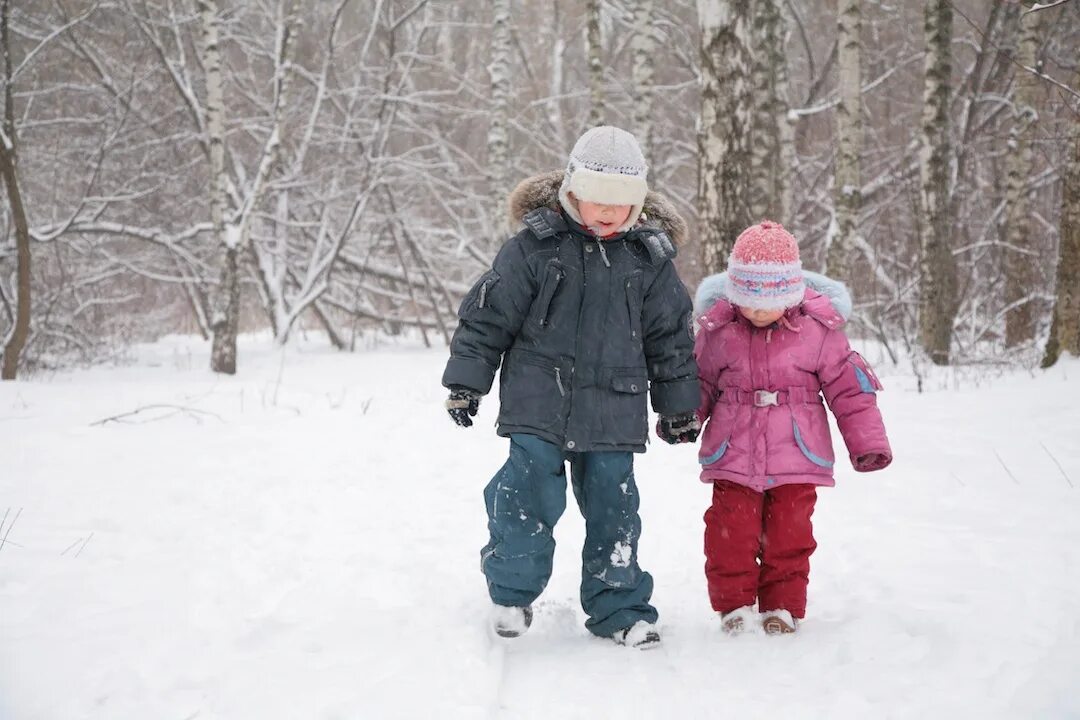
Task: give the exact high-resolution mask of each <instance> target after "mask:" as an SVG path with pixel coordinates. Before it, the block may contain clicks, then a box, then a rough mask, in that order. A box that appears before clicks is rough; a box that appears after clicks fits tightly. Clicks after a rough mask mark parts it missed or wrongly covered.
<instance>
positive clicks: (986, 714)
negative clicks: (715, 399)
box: [0, 338, 1080, 720]
mask: <svg viewBox="0 0 1080 720" xmlns="http://www.w3.org/2000/svg"><path fill="white" fill-rule="evenodd" d="M207 352H208V349H207V347H206V346H205V345H203V344H202V343H199V342H195V341H193V340H190V339H183V338H173V339H170V340H167V341H163V342H161V343H158V344H156V345H153V346H150V347H148V348H143V349H141V350H140V351H139V353H138V359H137V361H136V362H135V363H134V364H133V365H132V366H130V367H125V368H96V369H91V370H82V371H75V372H71V373H68V374H62V375H57V376H54V377H49V378H39V379H36V380H33V381H20V382H17V383H3V384H0V517H4V516H5V511H6V510H7V509H9V508H10V512H7V513H6V519H5V521H4V524H3V526H2V528H0V540H3V541H4V542H3V545H2V547H0V718H2V720H30V719H36V718H42V719H48V720H77V719H79V718H102V719H108V720H125V719H129V718H130V719H132V720H147V719H157V718H170V719H172V718H175V719H176V720H184V719H190V718H197V719H198V720H210V719H219V718H221V719H228V720H233V719H238V718H240V719H244V718H253V719H258V720H265V719H271V718H290V719H291V718H319V719H321V718H327V719H330V718H336V719H345V718H426V717H442V718H479V717H506V718H544V719H545V720H550V719H552V718H576V717H580V718H589V719H590V720H595V719H596V718H613V717H640V718H652V717H662V718H665V720H674V719H675V718H680V719H681V718H697V717H706V716H708V717H717V716H723V717H731V718H740V719H741V720H748V719H750V718H775V717H807V718H814V717H822V718H825V717H828V718H848V717H850V718H868V717H874V718H877V717H888V718H910V717H914V718H919V719H920V720H926V719H927V718H938V717H942V718H959V717H979V718H998V717H1000V718H1077V717H1080V690H1078V688H1080V633H1078V623H1080V363H1078V362H1076V361H1071V362H1066V363H1062V364H1061V365H1059V367H1057V368H1054V369H1053V370H1051V371H1048V372H1045V373H1044V372H1037V373H1013V374H1007V375H1002V376H999V377H994V378H990V377H986V376H983V377H979V376H978V375H972V374H971V373H962V374H961V375H956V376H954V375H951V374H947V375H936V376H934V377H932V378H931V379H930V380H929V381H928V383H927V386H928V388H929V391H928V392H925V393H923V394H918V393H916V392H914V390H913V386H914V380H913V378H912V377H911V376H910V373H909V372H908V371H907V370H904V369H902V368H901V369H895V368H891V367H890V366H889V365H888V364H887V363H883V362H882V361H881V360H879V359H878V358H877V354H876V353H875V352H874V351H873V350H870V351H869V353H868V357H869V358H870V360H871V361H872V362H873V361H875V360H877V363H876V364H877V369H878V370H879V374H880V375H881V377H882V380H883V382H884V383H885V385H886V388H887V390H886V392H884V393H883V394H881V395H880V396H879V397H880V399H881V403H882V407H883V412H884V415H885V419H886V423H887V425H888V427H889V432H890V436H891V439H892V443H893V448H894V451H895V454H896V458H897V459H896V462H895V463H894V464H893V465H892V467H890V468H889V469H888V470H886V471H884V472H881V473H876V474H872V475H856V474H855V473H854V472H853V471H852V470H851V469H850V467H849V466H848V465H847V463H846V462H844V461H839V462H838V463H837V467H838V468H839V472H838V478H837V487H836V488H835V489H830V490H823V491H822V492H821V493H820V500H819V502H818V510H817V512H816V514H815V518H814V519H815V528H816V534H817V537H818V542H819V549H818V551H817V553H816V554H815V555H814V557H813V560H812V572H811V582H810V603H809V609H808V618H807V621H806V622H805V623H804V624H803V626H802V627H801V629H800V632H799V633H798V634H797V635H795V636H790V637H765V636H763V635H747V636H742V637H738V638H729V637H726V636H723V635H722V634H721V633H720V631H719V627H718V623H717V620H716V618H715V617H714V616H713V615H712V614H711V612H710V610H709V607H708V603H707V600H706V595H705V584H704V577H703V573H702V564H703V558H702V551H701V545H702V539H701V535H702V528H703V525H702V520H701V516H702V513H703V512H704V510H705V507H706V505H707V503H708V500H709V488H708V487H706V486H704V485H702V484H700V483H699V482H698V481H697V478H696V476H697V463H696V461H695V451H694V449H693V448H691V447H688V446H681V447H675V448H672V447H668V446H666V445H664V444H663V443H659V442H654V443H653V444H652V447H651V448H650V450H649V452H648V453H647V454H646V455H645V456H642V457H639V458H638V464H637V475H638V481H639V485H640V488H641V492H642V515H643V518H644V534H643V537H642V540H641V561H642V564H643V566H644V567H645V568H646V569H648V570H650V571H651V572H652V573H653V574H654V576H655V578H656V585H657V589H656V594H655V596H654V601H655V603H656V605H657V606H658V607H659V609H660V623H661V626H662V630H663V632H664V645H663V647H662V649H660V650H656V651H653V652H647V653H640V652H635V651H632V650H628V649H626V648H621V647H617V646H616V645H614V644H613V643H610V642H608V641H602V640H598V639H595V638H592V637H590V636H589V635H588V634H587V633H586V631H585V630H584V628H583V627H582V622H583V619H584V618H583V615H582V612H581V610H580V607H579V605H578V602H577V586H578V580H579V573H580V564H579V560H578V553H579V551H580V545H581V542H582V538H583V527H582V525H583V524H582V521H581V519H580V517H579V516H578V515H577V514H576V513H575V512H574V510H573V503H571V505H570V509H568V510H567V513H566V515H564V516H563V520H562V522H561V523H560V524H559V526H558V528H557V529H556V538H557V540H558V542H559V548H558V551H557V555H556V569H555V575H554V577H553V578H552V581H551V583H550V585H549V586H548V589H547V591H546V592H545V594H544V596H543V597H542V598H541V600H540V601H539V603H538V606H537V615H536V620H535V623H534V625H533V628H532V630H531V631H530V633H529V634H528V635H527V636H525V637H523V638H521V639H519V640H517V641H512V642H503V643H493V642H492V641H491V640H490V639H489V637H488V634H487V632H486V630H485V619H486V612H487V598H486V592H485V589H484V583H483V578H482V576H481V574H480V571H479V548H480V546H481V545H482V544H483V542H484V540H485V524H484V523H485V518H484V510H483V503H482V499H481V490H482V488H483V486H484V484H485V482H486V481H487V479H488V478H489V477H490V476H491V475H492V473H494V471H495V470H496V469H497V468H498V467H499V466H500V465H501V464H502V462H503V459H504V455H505V452H506V445H507V443H506V441H504V440H502V439H500V438H498V437H496V436H495V434H494V428H493V423H494V418H495V403H494V402H491V401H489V402H487V403H486V404H484V405H483V406H482V408H481V414H480V416H479V422H478V424H477V426H476V427H474V428H472V429H471V430H469V431H465V430H461V429H459V428H456V427H454V426H453V425H452V424H451V423H450V422H449V420H448V419H447V418H446V417H445V415H444V412H443V410H442V409H441V403H442V400H443V391H442V389H441V388H440V387H439V375H440V373H441V370H442V363H443V362H444V359H445V350H441V349H435V350H425V349H423V348H422V347H419V346H418V345H415V344H411V343H404V342H400V343H384V344H383V345H382V346H381V347H379V348H378V349H375V350H365V351H363V352H357V353H355V354H339V353H335V352H333V351H331V350H329V349H327V348H324V347H322V346H321V345H318V344H316V343H314V342H309V343H306V344H305V343H302V344H300V345H298V346H292V347H289V348H288V349H286V350H285V351H281V350H273V349H271V348H270V347H269V343H268V342H267V341H266V340H265V338H248V339H246V341H245V345H244V346H243V347H242V354H241V360H240V364H241V374H240V376H239V377H236V378H221V377H215V376H213V375H212V374H211V373H210V372H209V371H207V370H206V369H205V368H206V367H207V364H208V362H207ZM154 406H157V407H154ZM140 409H141V410H140ZM136 410H140V411H139V412H138V413H136V414H134V415H126V416H124V415H123V414H124V413H132V412H134V411H136ZM111 417H116V418H117V419H116V420H115V421H108V422H104V423H103V424H102V423H101V422H100V421H102V420H105V419H106V418H111ZM95 423H96V424H95ZM838 450H839V448H838ZM838 457H840V458H841V459H842V458H843V457H844V456H843V454H842V453H841V452H838ZM16 513H18V515H17V518H16V517H15V516H16Z"/></svg>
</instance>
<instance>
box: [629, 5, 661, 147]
mask: <svg viewBox="0 0 1080 720" xmlns="http://www.w3.org/2000/svg"><path fill="white" fill-rule="evenodd" d="M653 9H654V8H653V0H634V2H633V5H632V18H633V33H634V36H633V39H632V40H631V41H630V51H631V52H632V53H633V70H632V74H631V77H632V80H633V88H634V94H635V98H634V135H635V136H636V137H637V140H638V144H640V145H641V151H642V152H643V153H644V154H645V160H646V162H648V163H649V164H650V165H651V164H652V134H653V112H654V110H653V105H654V102H655V97H656V93H655V91H654V89H653V77H654V75H655V73H656V61H655V55H656V29H655V28H654V27H653Z"/></svg>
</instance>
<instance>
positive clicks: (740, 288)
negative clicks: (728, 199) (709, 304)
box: [728, 220, 806, 310]
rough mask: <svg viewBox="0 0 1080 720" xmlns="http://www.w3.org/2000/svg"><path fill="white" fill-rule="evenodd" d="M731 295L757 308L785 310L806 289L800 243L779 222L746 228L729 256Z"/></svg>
mask: <svg viewBox="0 0 1080 720" xmlns="http://www.w3.org/2000/svg"><path fill="white" fill-rule="evenodd" d="M728 280H729V292H728V299H729V300H730V301H731V302H732V304H734V305H738V306H740V307H745V308H752V309H755V310H781V309H787V308H789V307H794V306H795V305H798V304H799V303H801V302H802V299H803V295H804V294H805V292H806V285H805V284H804V283H803V273H802V262H800V261H799V243H798V242H797V241H796V240H795V238H794V237H793V236H792V235H791V233H789V232H788V231H787V230H785V229H784V228H783V226H782V225H780V224H779V223H775V222H771V221H769V220H762V221H761V222H760V223H758V224H757V225H751V226H750V227H748V228H746V229H745V230H743V231H742V234H741V235H739V237H738V239H737V240H736V241H735V247H734V248H733V249H732V251H731V258H730V259H728Z"/></svg>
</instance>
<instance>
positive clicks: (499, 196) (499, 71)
mask: <svg viewBox="0 0 1080 720" xmlns="http://www.w3.org/2000/svg"><path fill="white" fill-rule="evenodd" d="M493 2H494V16H493V18H492V36H491V63H490V64H489V65H488V70H489V72H490V75H491V124H490V125H489V126H488V136H487V151H488V177H489V178H490V193H491V195H490V197H491V200H490V202H491V209H490V211H489V212H490V219H489V223H490V224H491V227H492V229H493V234H495V235H503V234H505V232H506V229H507V222H506V210H505V207H504V203H503V198H505V197H506V194H507V193H508V192H510V189H511V188H510V177H509V174H510V95H511V85H510V83H511V75H510V69H511V68H510V49H511V43H512V37H511V33H510V0H493Z"/></svg>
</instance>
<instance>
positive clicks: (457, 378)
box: [442, 357, 497, 395]
mask: <svg viewBox="0 0 1080 720" xmlns="http://www.w3.org/2000/svg"><path fill="white" fill-rule="evenodd" d="M496 370H497V368H493V367H491V366H490V365H488V364H487V363H486V362H484V361H483V360H476V359H474V358H466V357H451V358H450V360H449V361H448V362H447V363H446V370H445V371H443V376H442V384H443V387H450V386H451V385H463V386H465V387H467V388H470V389H472V390H475V391H477V392H478V393H481V394H483V395H487V394H488V391H489V390H491V383H492V382H494V380H495V371H496Z"/></svg>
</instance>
